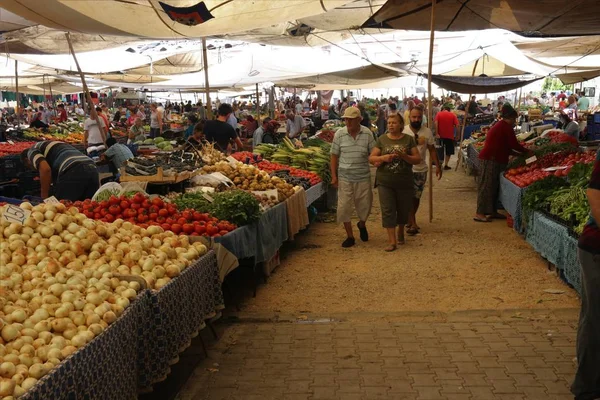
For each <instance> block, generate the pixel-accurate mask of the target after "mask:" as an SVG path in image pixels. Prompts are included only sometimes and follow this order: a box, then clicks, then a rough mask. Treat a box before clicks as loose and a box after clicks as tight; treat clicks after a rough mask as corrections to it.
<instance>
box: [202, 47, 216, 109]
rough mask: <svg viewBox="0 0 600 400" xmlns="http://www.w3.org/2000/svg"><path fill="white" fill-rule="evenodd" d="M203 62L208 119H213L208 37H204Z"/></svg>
mask: <svg viewBox="0 0 600 400" xmlns="http://www.w3.org/2000/svg"><path fill="white" fill-rule="evenodd" d="M202 63H203V67H204V86H205V89H206V119H208V120H211V119H212V117H213V115H212V103H211V101H210V83H209V82H208V56H207V54H206V38H202Z"/></svg>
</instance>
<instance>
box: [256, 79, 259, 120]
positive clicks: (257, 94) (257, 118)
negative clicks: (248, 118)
mask: <svg viewBox="0 0 600 400" xmlns="http://www.w3.org/2000/svg"><path fill="white" fill-rule="evenodd" d="M258 96H259V92H258V83H257V84H256V120H257V121H258V125H260V101H259V99H258Z"/></svg>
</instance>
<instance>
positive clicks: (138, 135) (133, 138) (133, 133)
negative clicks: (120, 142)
mask: <svg viewBox="0 0 600 400" xmlns="http://www.w3.org/2000/svg"><path fill="white" fill-rule="evenodd" d="M144 140H146V130H145V129H144V121H142V119H141V118H136V119H135V123H134V124H133V125H132V126H131V128H129V137H128V139H127V144H131V143H135V142H139V141H144Z"/></svg>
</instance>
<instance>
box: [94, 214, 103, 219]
mask: <svg viewBox="0 0 600 400" xmlns="http://www.w3.org/2000/svg"><path fill="white" fill-rule="evenodd" d="M100 218H102V215H100V213H94V219H100Z"/></svg>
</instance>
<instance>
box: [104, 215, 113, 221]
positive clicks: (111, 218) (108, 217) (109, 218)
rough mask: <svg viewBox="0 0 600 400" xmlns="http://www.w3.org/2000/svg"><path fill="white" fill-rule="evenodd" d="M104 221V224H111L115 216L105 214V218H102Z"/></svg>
mask: <svg viewBox="0 0 600 400" xmlns="http://www.w3.org/2000/svg"><path fill="white" fill-rule="evenodd" d="M104 219H105V220H106V222H113V221H114V220H115V216H114V215H112V214H106V217H104Z"/></svg>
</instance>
